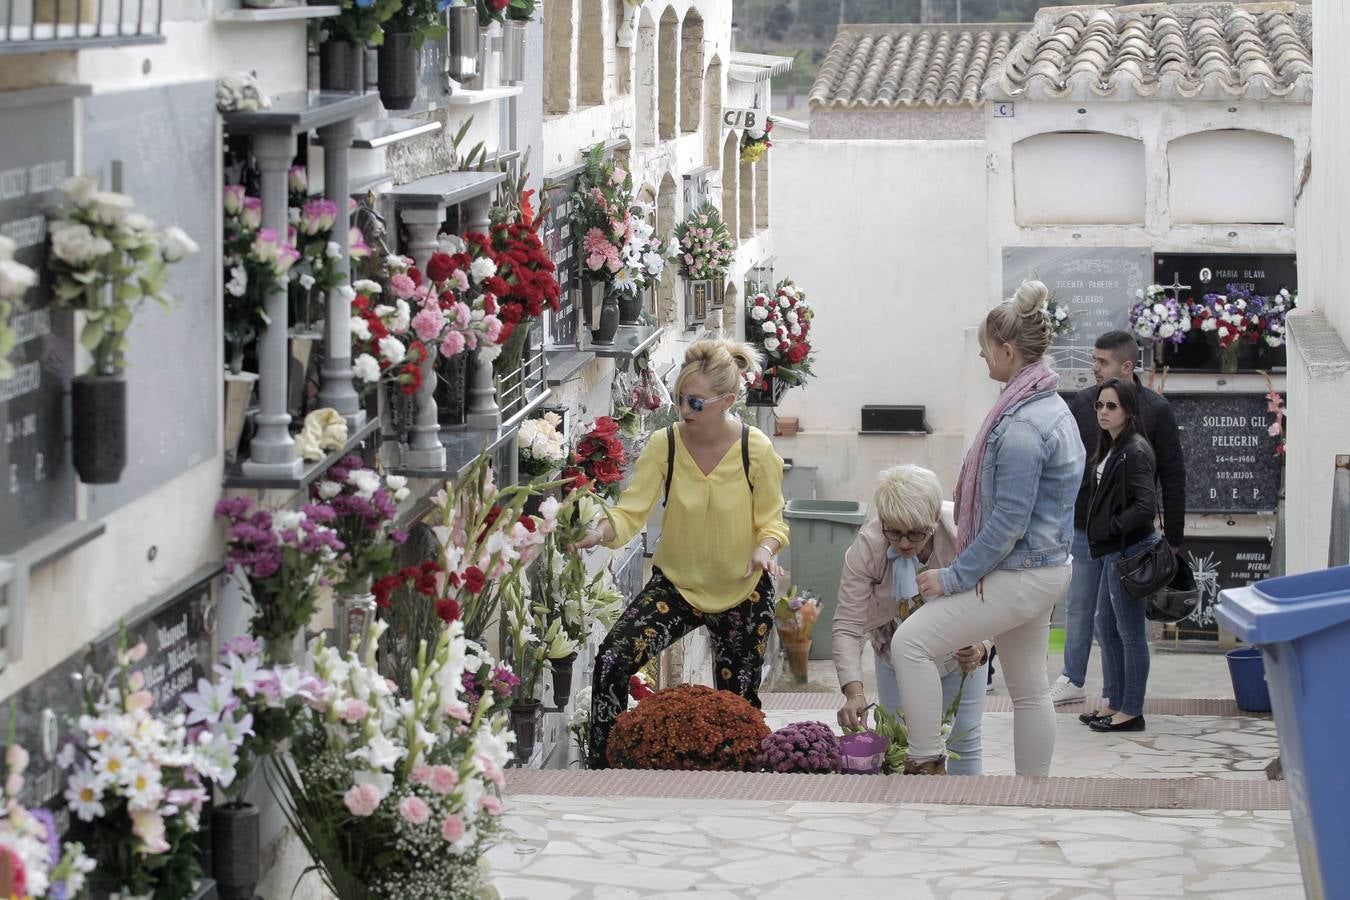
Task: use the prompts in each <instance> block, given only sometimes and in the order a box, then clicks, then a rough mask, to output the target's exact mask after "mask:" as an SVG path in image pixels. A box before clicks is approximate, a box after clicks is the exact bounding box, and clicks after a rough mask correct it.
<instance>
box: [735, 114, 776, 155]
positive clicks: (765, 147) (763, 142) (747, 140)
mask: <svg viewBox="0 0 1350 900" xmlns="http://www.w3.org/2000/svg"><path fill="white" fill-rule="evenodd" d="M772 131H773V119H772V118H770V117H769V116H765V117H764V131H763V133H761V134H759V135H758V136H753V135H751V134H750V132H749V131H744V132H742V133H741V162H743V163H757V162H759V161H760V159H761V158H762V157H763V156H764V154H766V153H768V152H769V148H771V147H772V146H773V141H772V140H770V139H769V133H770V132H772Z"/></svg>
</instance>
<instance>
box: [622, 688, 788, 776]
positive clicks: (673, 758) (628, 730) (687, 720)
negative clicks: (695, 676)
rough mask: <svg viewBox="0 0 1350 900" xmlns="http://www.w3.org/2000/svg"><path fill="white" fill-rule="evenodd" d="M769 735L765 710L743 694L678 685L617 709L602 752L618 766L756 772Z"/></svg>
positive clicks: (626, 767) (623, 767)
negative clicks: (629, 706)
mask: <svg viewBox="0 0 1350 900" xmlns="http://www.w3.org/2000/svg"><path fill="white" fill-rule="evenodd" d="M768 736H769V728H768V726H767V725H765V724H764V714H763V713H761V712H760V711H759V710H757V709H755V708H754V707H753V706H751V705H750V702H749V701H747V700H746V699H745V698H743V697H740V696H738V695H736V694H733V693H731V692H730V691H718V690H714V689H713V688H710V687H707V686H705V685H699V684H680V685H676V686H675V687H670V688H666V689H665V690H662V691H657V692H656V693H654V694H652V695H651V696H649V697H647V698H645V699H644V700H642V701H641V702H640V703H638V705H637V706H635V707H633V708H632V709H630V710H627V711H625V712H623V713H621V714H620V715H619V718H618V720H617V721H615V723H614V730H613V731H612V732H610V736H609V744H608V747H607V748H606V754H607V757H608V762H609V764H610V765H611V766H614V767H615V768H622V769H670V770H703V771H720V772H755V771H758V770H759V753H760V749H761V747H762V745H763V743H764V739H765V738H766V737H768Z"/></svg>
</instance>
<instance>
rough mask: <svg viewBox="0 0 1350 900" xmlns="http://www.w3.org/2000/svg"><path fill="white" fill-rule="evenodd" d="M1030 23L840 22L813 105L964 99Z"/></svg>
mask: <svg viewBox="0 0 1350 900" xmlns="http://www.w3.org/2000/svg"><path fill="white" fill-rule="evenodd" d="M1027 27H1028V26H1026V25H841V26H840V27H839V33H838V35H836V37H835V39H834V43H833V44H832V45H831V46H830V50H829V53H828V54H826V56H825V62H824V63H822V64H821V67H820V73H819V74H818V75H817V76H816V82H815V84H813V85H812V86H811V94H810V100H811V105H812V106H827V107H841V106H843V107H850V106H851V107H882V108H887V107H908V106H958V105H973V104H978V103H981V102H983V100H984V98H983V96H982V95H981V92H980V85H981V83H982V82H983V81H984V79H985V78H986V77H987V76H988V75H989V73H990V72H991V71H992V70H993V69H994V67H995V66H997V65H998V63H999V62H1001V61H1002V59H1003V57H1004V56H1005V55H1007V53H1008V51H1009V50H1010V49H1011V48H1012V46H1013V43H1014V42H1015V41H1016V40H1017V38H1018V36H1019V30H1021V29H1025V28H1027Z"/></svg>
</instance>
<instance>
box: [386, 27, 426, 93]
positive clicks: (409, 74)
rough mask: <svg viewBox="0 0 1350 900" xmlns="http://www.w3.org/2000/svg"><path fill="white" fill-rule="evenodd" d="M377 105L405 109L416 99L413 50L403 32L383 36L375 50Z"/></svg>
mask: <svg viewBox="0 0 1350 900" xmlns="http://www.w3.org/2000/svg"><path fill="white" fill-rule="evenodd" d="M379 77H380V102H381V103H383V104H384V108H385V109H407V108H408V107H410V106H412V105H413V101H414V100H416V99H417V48H416V47H414V46H413V35H412V33H411V32H407V31H395V32H385V35H384V43H383V44H381V45H380V49H379Z"/></svg>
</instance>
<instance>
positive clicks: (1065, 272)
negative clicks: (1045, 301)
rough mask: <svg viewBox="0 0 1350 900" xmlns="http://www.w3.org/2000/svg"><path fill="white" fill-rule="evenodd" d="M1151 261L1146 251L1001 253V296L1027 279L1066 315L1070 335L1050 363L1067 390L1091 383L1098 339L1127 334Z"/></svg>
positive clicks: (1010, 250)
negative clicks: (1048, 293)
mask: <svg viewBox="0 0 1350 900" xmlns="http://www.w3.org/2000/svg"><path fill="white" fill-rule="evenodd" d="M1152 266H1153V255H1152V253H1151V252H1150V250H1149V249H1148V248H1147V247H1004V248H1003V296H1004V297H1011V296H1012V295H1013V294H1014V293H1015V292H1016V291H1017V287H1018V285H1020V284H1021V283H1022V282H1023V281H1026V280H1028V279H1040V280H1041V281H1043V282H1045V285H1046V287H1048V288H1049V289H1050V291H1051V293H1052V294H1053V295H1054V297H1055V300H1056V302H1057V303H1058V304H1059V305H1060V306H1062V307H1064V309H1065V310H1066V311H1067V312H1068V315H1069V331H1068V332H1067V333H1066V334H1063V335H1060V336H1059V337H1057V338H1055V341H1054V343H1053V344H1052V345H1051V347H1050V357H1051V359H1053V361H1054V364H1055V367H1056V368H1057V369H1059V371H1060V373H1061V374H1062V375H1063V376H1064V381H1065V384H1064V387H1065V388H1066V389H1077V388H1082V387H1086V386H1087V385H1090V384H1092V383H1093V379H1092V344H1093V342H1094V341H1096V339H1097V337H1098V335H1100V334H1102V333H1103V332H1107V331H1114V330H1116V329H1124V330H1129V324H1130V319H1129V317H1130V307H1131V306H1132V305H1133V304H1134V303H1135V301H1136V300H1137V296H1136V293H1135V292H1136V291H1138V290H1141V289H1143V288H1146V287H1147V286H1148V279H1149V276H1150V274H1151V270H1152Z"/></svg>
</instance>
